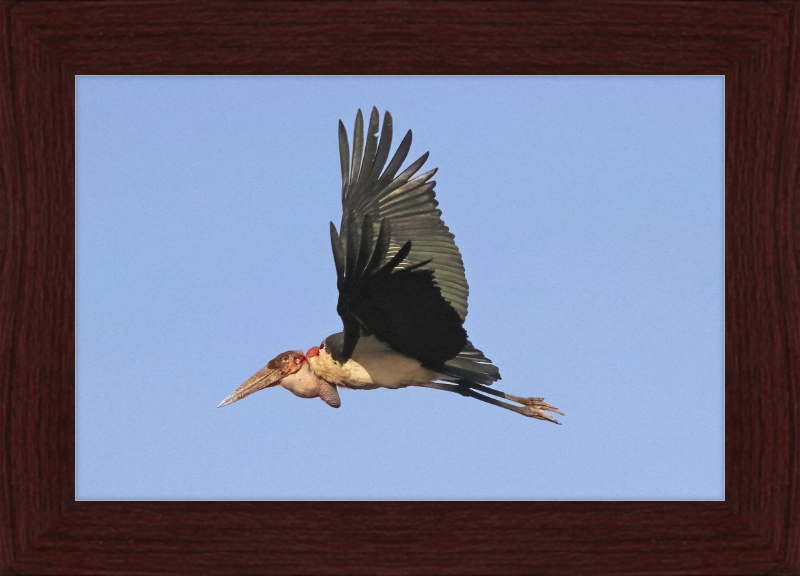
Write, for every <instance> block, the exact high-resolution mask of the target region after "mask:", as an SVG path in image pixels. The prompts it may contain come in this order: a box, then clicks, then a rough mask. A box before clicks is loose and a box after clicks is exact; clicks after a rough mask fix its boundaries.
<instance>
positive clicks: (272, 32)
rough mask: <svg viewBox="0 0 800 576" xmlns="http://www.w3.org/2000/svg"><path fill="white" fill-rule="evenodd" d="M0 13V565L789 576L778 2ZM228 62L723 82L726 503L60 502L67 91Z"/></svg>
mask: <svg viewBox="0 0 800 576" xmlns="http://www.w3.org/2000/svg"><path fill="white" fill-rule="evenodd" d="M0 3H1V4H2V12H1V14H2V16H1V17H2V34H3V38H2V49H3V60H2V70H1V71H0V73H2V81H3V82H2V108H1V109H0V114H2V123H1V128H2V139H0V153H1V154H2V192H1V193H0V208H2V209H0V238H1V239H2V242H0V266H2V276H1V277H0V378H2V380H0V382H1V384H0V386H1V387H0V394H1V395H0V402H2V404H0V418H1V419H2V420H1V423H2V446H1V447H0V450H1V451H0V477H2V488H1V489H0V567H2V568H3V569H4V570H5V571H8V572H9V573H15V574H18V573H19V574H22V573H69V574H88V573H92V574H96V573H127V572H136V573H156V572H205V573H254V572H265V573H284V572H294V573H298V572H299V573H311V572H345V573H374V572H382V573H408V572H426V573H437V574H438V573H452V572H457V573H467V572H469V573H475V572H478V573H503V574H511V573H534V572H535V573H564V574H574V573H648V574H655V573H658V574H668V573H669V574H673V573H692V574H767V573H769V574H787V573H797V572H798V571H800V475H798V466H799V464H798V461H799V460H800V444H798V423H800V418H799V416H800V402H799V401H798V397H799V396H800V391H799V390H798V372H799V371H800V365H799V364H798V359H800V322H798V315H800V283H799V282H798V280H799V279H800V278H799V276H800V274H799V272H800V266H799V265H800V256H799V255H800V252H798V249H799V248H800V244H798V224H800V219H798V218H797V215H798V214H800V212H799V210H800V204H799V203H798V201H799V199H800V195H798V185H799V183H800V179H799V178H800V170H799V169H798V166H799V165H800V162H799V160H800V83H798V75H799V74H800V43H799V41H798V37H799V36H798V30H799V29H800V26H799V25H800V17H799V16H798V14H800V12H799V11H798V1H796V0H795V1H791V2H668V1H663V0H657V1H652V2H620V1H615V2H601V3H592V4H589V3H583V2H541V3H521V2H499V3H475V2H469V3H451V2H442V3H435V4H434V3H410V2H392V3H382V4H372V3H338V2H336V3H322V2H309V3H300V4H295V3H254V2H241V3H238V2H198V1H197V0H193V1H192V0H175V1H165V2H158V3H152V2H147V1H132V0H123V1H106V2H103V1H81V2H45V1H30V2H21V1H11V0H0ZM231 73H236V74H296V73H302V74H332V73H335V74H406V73H415V74H724V75H725V76H726V92H725V94H726V156H725V161H726V211H725V215H726V233H725V237H726V257H725V262H726V314H725V318H726V333H725V335H726V349H725V350H726V361H725V367H726V396H725V398H726V417H725V423H726V449H725V455H726V500H725V501H724V502H509V503H506V502H475V503H470V502H393V503H373V502H327V503H314V502H303V503H291V502H288V503H281V502H75V500H74V487H75V486H74V472H75V466H74V454H75V450H74V448H75V414H74V398H75V393H74V392H75V391H74V384H75V376H74V359H75V347H74V335H75V323H74V311H75V308H74V295H75V282H74V280H75V278H74V262H75V244H74V235H73V232H74V223H75V220H74V173H73V166H74V153H75V148H74V110H75V102H74V87H75V81H74V76H75V75H76V74H231ZM680 400H681V399H680V398H676V399H675V402H676V404H678V405H679V404H680ZM609 449H613V446H610V447H609Z"/></svg>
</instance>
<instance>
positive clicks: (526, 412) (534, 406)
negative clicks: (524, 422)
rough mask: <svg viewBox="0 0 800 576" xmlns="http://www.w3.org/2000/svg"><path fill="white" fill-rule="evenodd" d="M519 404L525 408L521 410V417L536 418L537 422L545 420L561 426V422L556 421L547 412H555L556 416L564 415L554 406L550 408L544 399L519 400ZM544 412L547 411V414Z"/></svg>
mask: <svg viewBox="0 0 800 576" xmlns="http://www.w3.org/2000/svg"><path fill="white" fill-rule="evenodd" d="M520 403H521V404H524V405H525V408H523V410H522V414H523V416H528V417H530V418H536V419H538V420H547V421H548V422H553V423H554V424H561V422H559V421H558V420H556V419H555V418H554V417H553V416H551V415H550V414H548V413H547V412H555V413H556V414H561V415H562V416H563V415H564V413H563V412H561V411H560V410H559V409H558V408H556V407H555V406H550V404H548V403H547V402H545V401H544V398H521V399H520ZM545 410H547V412H545Z"/></svg>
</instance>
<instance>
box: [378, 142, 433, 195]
mask: <svg viewBox="0 0 800 576" xmlns="http://www.w3.org/2000/svg"><path fill="white" fill-rule="evenodd" d="M428 155H429V153H428V152H425V154H423V155H422V156H420V157H419V158H417V160H416V161H415V162H414V163H412V164H411V165H410V166H409V167H408V168H406V169H405V170H403V172H402V173H401V174H400V175H399V176H398V177H397V178H395V179H394V181H393V182H392V183H391V184H389V185H388V186H387V187H386V188H385V189H384V190H383V191H382V192H381V195H380V197H383V196H385V195H386V194H388V193H389V192H392V191H393V190H397V189H398V188H400V186H402V185H403V184H405V183H406V182H408V181H409V179H410V178H411V177H412V176H413V175H414V174H416V173H417V170H419V169H420V167H421V166H422V165H423V164H425V160H427V159H428ZM380 197H379V198H378V200H380Z"/></svg>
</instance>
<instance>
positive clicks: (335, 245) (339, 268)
mask: <svg viewBox="0 0 800 576" xmlns="http://www.w3.org/2000/svg"><path fill="white" fill-rule="evenodd" d="M331 248H332V249H333V264H334V265H335V266H336V278H337V279H338V280H341V279H342V278H344V254H342V245H341V243H340V242H339V234H337V233H336V226H335V225H334V223H333V222H331Z"/></svg>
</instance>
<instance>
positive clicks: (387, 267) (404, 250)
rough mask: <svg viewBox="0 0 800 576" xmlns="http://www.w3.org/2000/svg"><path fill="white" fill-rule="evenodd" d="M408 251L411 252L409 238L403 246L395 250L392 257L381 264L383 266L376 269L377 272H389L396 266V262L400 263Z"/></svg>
mask: <svg viewBox="0 0 800 576" xmlns="http://www.w3.org/2000/svg"><path fill="white" fill-rule="evenodd" d="M409 252H411V240H409V241H408V242H406V243H405V244H403V247H402V248H400V250H398V251H397V254H395V255H394V256H392V259H391V260H389V261H388V262H387V263H386V264H385V265H384V266H383V268H381V269H380V270H378V274H389V273H391V271H392V270H393V269H394V267H395V266H397V265H398V264H400V262H402V261H403V260H404V259H405V257H406V256H408V253H409Z"/></svg>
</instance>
